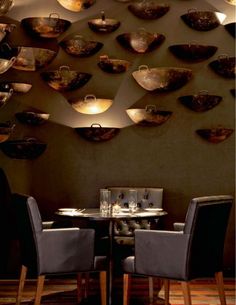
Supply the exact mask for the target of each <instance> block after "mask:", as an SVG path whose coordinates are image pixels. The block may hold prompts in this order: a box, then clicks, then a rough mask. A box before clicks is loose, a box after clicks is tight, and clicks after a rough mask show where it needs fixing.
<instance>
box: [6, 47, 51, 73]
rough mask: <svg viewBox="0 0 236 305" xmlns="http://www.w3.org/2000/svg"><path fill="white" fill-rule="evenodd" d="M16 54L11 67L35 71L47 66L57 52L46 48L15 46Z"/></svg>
mask: <svg viewBox="0 0 236 305" xmlns="http://www.w3.org/2000/svg"><path fill="white" fill-rule="evenodd" d="M16 49H17V50H18V52H19V53H18V55H17V57H16V60H15V61H14V63H13V65H12V68H14V69H16V70H23V71H37V70H38V69H40V68H43V67H45V66H47V65H48V64H49V63H50V62H51V61H52V60H53V59H54V58H55V57H56V55H57V52H56V51H54V50H51V49H46V48H34V47H17V48H16Z"/></svg>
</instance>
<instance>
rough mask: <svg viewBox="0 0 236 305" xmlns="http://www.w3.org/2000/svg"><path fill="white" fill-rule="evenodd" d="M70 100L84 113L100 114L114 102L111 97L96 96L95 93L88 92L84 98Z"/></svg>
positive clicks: (78, 110) (74, 106) (74, 107)
mask: <svg viewBox="0 0 236 305" xmlns="http://www.w3.org/2000/svg"><path fill="white" fill-rule="evenodd" d="M68 102H69V103H70V104H71V106H72V107H73V109H74V110H76V111H77V112H80V113H83V114H98V113H102V112H105V111H106V110H108V108H110V106H111V105H112V103H113V101H112V100H111V99H105V98H96V96H95V95H93V94H88V95H86V96H85V97H84V98H83V99H81V98H79V99H70V100H68Z"/></svg>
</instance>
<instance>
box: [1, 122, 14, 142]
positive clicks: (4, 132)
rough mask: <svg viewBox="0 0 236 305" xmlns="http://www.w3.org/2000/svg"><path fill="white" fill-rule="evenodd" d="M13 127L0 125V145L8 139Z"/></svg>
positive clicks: (7, 124) (8, 124)
mask: <svg viewBox="0 0 236 305" xmlns="http://www.w3.org/2000/svg"><path fill="white" fill-rule="evenodd" d="M14 128H15V125H12V126H11V124H10V123H0V143H2V142H5V141H6V140H8V138H9V137H10V135H11V133H12V131H13V129H14Z"/></svg>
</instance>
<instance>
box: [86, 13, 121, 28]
mask: <svg viewBox="0 0 236 305" xmlns="http://www.w3.org/2000/svg"><path fill="white" fill-rule="evenodd" d="M88 25H89V27H90V29H91V30H92V31H94V32H96V33H97V32H98V33H111V32H114V31H115V30H117V29H118V27H119V26H120V21H118V20H116V19H111V18H106V17H105V12H104V11H101V18H96V19H91V20H89V21H88Z"/></svg>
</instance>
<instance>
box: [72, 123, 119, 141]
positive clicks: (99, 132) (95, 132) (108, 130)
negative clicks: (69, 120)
mask: <svg viewBox="0 0 236 305" xmlns="http://www.w3.org/2000/svg"><path fill="white" fill-rule="evenodd" d="M75 130H76V132H77V133H78V134H79V135H80V136H81V137H82V138H84V139H86V140H88V141H92V142H104V141H108V140H111V139H112V138H113V137H114V136H116V135H117V134H118V133H119V131H120V129H119V128H115V127H102V126H101V125H100V124H97V123H94V124H92V125H91V126H90V127H77V128H75Z"/></svg>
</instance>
